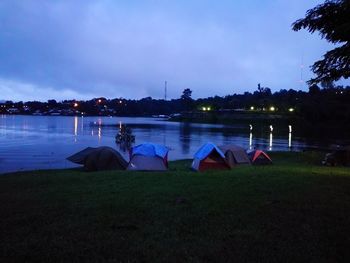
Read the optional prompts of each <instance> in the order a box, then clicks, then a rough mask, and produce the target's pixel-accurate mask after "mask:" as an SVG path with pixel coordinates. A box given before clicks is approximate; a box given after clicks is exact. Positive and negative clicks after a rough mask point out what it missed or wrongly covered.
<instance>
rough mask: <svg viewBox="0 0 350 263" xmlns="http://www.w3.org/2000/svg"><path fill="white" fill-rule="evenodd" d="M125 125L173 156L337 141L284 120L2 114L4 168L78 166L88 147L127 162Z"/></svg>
mask: <svg viewBox="0 0 350 263" xmlns="http://www.w3.org/2000/svg"><path fill="white" fill-rule="evenodd" d="M120 124H126V125H127V126H128V127H130V128H131V129H132V131H133V134H134V135H135V137H136V141H135V144H139V143H143V142H154V143H158V144H164V145H166V146H168V147H169V148H170V153H169V159H170V160H176V159H183V158H192V156H193V154H194V153H195V152H196V150H197V149H198V148H199V147H200V146H201V145H202V144H204V143H206V142H208V141H210V142H214V143H216V144H217V145H220V144H226V143H233V144H237V145H240V146H242V147H244V148H246V149H249V148H260V149H264V150H267V151H271V150H278V151H290V150H303V149H307V148H318V147H324V146H327V145H329V144H331V143H334V141H332V140H329V141H327V140H326V141H325V140H324V139H322V140H317V139H314V138H311V139H307V138H302V137H297V136H294V134H297V132H296V131H294V130H293V127H289V126H288V125H285V124H283V125H282V124H281V125H274V126H273V127H270V124H269V123H264V124H262V125H258V126H255V127H254V126H253V127H249V126H248V125H247V124H246V123H245V124H242V123H237V124H234V125H216V124H197V123H178V122H169V121H165V120H162V119H155V118H126V117H73V116H69V117H67V116H20V115H1V116H0V172H1V173H4V172H11V171H21V170H32V169H52V168H68V167H75V166H76V165H74V164H72V163H70V162H69V161H67V160H66V157H68V156H70V155H72V154H74V153H76V152H77V151H80V150H82V149H84V148H85V147H98V146H111V147H114V148H116V149H118V150H119V151H121V153H122V154H123V155H124V156H125V158H126V159H127V160H128V152H127V149H125V148H124V147H122V148H121V147H120V146H119V145H117V144H116V143H115V135H116V134H117V132H118V129H119V126H120ZM250 128H252V130H251V129H250Z"/></svg>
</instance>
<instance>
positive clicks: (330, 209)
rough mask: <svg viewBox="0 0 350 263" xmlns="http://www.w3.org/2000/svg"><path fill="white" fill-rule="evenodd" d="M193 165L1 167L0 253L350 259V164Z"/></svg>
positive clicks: (60, 257)
mask: <svg viewBox="0 0 350 263" xmlns="http://www.w3.org/2000/svg"><path fill="white" fill-rule="evenodd" d="M272 157H273V159H274V161H275V163H274V165H272V166H265V167H252V166H242V167H237V168H236V169H234V170H231V171H224V172H206V173H195V172H191V171H189V169H188V166H189V164H190V161H189V160H185V161H177V162H172V163H171V164H170V165H171V167H172V168H171V171H168V172H165V173H164V172H159V173H143V172H98V173H84V172H81V171H78V170H56V171H36V172H25V173H17V174H9V175H4V176H0V201H1V202H0V211H1V217H0V220H1V221H0V235H1V236H0V240H1V250H0V251H1V252H0V253H1V254H0V262H8V261H18V262H23V261H31V262H48V261H62V262H63V261H91V262H95V261H99V262H101V261H113V262H114V261H115V262H119V261H121V262H140V261H143V262H184V261H186V262H214V261H215V262H228V261H235V262H239V261H260V262H295V261H299V262H300V261H303V262H330V261H331V262H336V261H338V262H340V261H347V260H349V259H350V251H349V249H348V248H349V247H350V238H349V233H350V220H349V218H350V168H340V167H322V166H320V165H319V164H318V163H319V161H320V155H318V154H316V153H275V154H272Z"/></svg>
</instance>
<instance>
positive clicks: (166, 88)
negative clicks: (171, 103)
mask: <svg viewBox="0 0 350 263" xmlns="http://www.w3.org/2000/svg"><path fill="white" fill-rule="evenodd" d="M167 84H168V83H167V81H165V86H164V100H166V96H167V91H168V87H167Z"/></svg>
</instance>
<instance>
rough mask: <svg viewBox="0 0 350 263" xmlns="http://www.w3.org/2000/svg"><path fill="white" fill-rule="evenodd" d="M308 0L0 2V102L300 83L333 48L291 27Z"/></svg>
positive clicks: (209, 92) (217, 91) (204, 93)
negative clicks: (317, 61)
mask: <svg viewBox="0 0 350 263" xmlns="http://www.w3.org/2000/svg"><path fill="white" fill-rule="evenodd" d="M322 2H323V1H316V0H308V1H305V0H293V1H288V0H264V1H261V0H250V1H246V0H237V1H232V0H221V1H214V0H213V1H209V0H193V1H188V0H186V1H185V0H176V1H175V0H174V1H171V0H163V1H155V0H153V1H151V0H149V1H145V0H144V1H137V0H128V1H117V0H74V1H71V0H56V1H49V0H1V1H0V100H15V101H18V100H23V101H27V100H41V101H46V100H47V99H56V100H63V99H74V98H75V99H92V98H94V97H99V96H104V97H107V98H116V97H124V98H135V99H139V98H143V97H147V96H151V97H153V98H163V97H164V81H165V80H167V81H168V98H178V97H180V96H181V93H182V91H183V89H185V88H190V89H191V90H192V91H193V97H194V98H198V97H208V96H214V95H219V96H223V95H228V94H233V93H243V92H244V91H250V92H252V91H254V90H256V88H257V84H258V83H261V85H262V86H264V87H269V88H271V90H272V91H278V90H280V89H303V90H307V89H308V88H307V87H306V85H305V84H304V85H302V84H301V83H300V65H301V60H302V58H303V62H304V65H305V67H304V70H303V78H304V80H308V79H310V78H311V77H312V73H311V72H310V69H309V66H310V65H312V64H313V62H314V61H316V60H318V59H320V58H321V57H322V55H323V54H324V53H325V51H327V50H329V49H331V48H332V47H333V46H332V45H331V44H329V43H327V41H326V40H322V39H321V38H320V36H319V35H318V34H317V33H316V34H313V35H311V34H310V33H308V32H307V31H305V30H302V31H300V32H294V31H293V30H292V29H291V24H292V23H293V22H294V21H295V20H297V19H299V18H302V17H304V15H305V12H306V11H307V10H308V9H310V8H313V7H314V6H316V5H317V4H320V3H322Z"/></svg>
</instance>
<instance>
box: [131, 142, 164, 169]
mask: <svg viewBox="0 0 350 263" xmlns="http://www.w3.org/2000/svg"><path fill="white" fill-rule="evenodd" d="M168 152H169V149H168V148H167V147H166V146H164V145H159V144H153V143H143V144H140V145H137V146H135V147H133V148H131V150H130V162H129V165H128V167H127V169H128V170H142V171H164V170H167V169H168Z"/></svg>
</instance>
